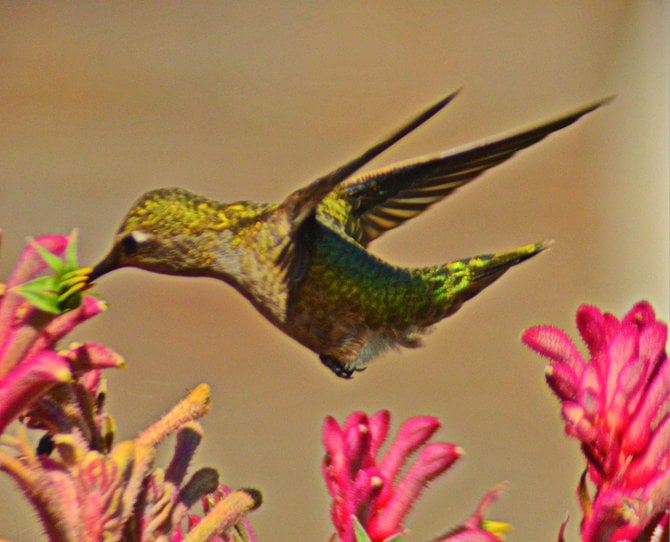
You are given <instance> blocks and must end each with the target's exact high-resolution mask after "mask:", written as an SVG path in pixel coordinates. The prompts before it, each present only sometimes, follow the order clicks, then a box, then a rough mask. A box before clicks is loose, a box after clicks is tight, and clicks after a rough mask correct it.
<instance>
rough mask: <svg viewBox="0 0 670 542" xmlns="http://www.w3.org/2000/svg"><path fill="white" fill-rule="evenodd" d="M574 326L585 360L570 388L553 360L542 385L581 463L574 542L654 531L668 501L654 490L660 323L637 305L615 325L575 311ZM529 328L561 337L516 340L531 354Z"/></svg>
mask: <svg viewBox="0 0 670 542" xmlns="http://www.w3.org/2000/svg"><path fill="white" fill-rule="evenodd" d="M577 327H578V328H579V332H580V333H581V335H582V338H583V340H584V342H585V343H586V345H587V346H588V349H589V352H590V354H591V359H590V360H589V361H588V362H585V366H584V370H583V373H582V374H581V378H580V379H579V381H578V382H577V386H576V387H575V386H574V383H575V379H574V378H573V375H572V374H570V372H569V371H566V370H565V366H564V365H563V361H562V359H560V358H559V356H555V355H553V356H551V355H550V356H549V357H550V358H552V359H553V360H554V361H553V363H552V364H551V365H550V367H549V368H548V369H547V374H548V377H547V380H548V382H549V384H550V386H551V388H552V390H553V391H554V392H555V393H556V395H557V396H558V398H559V400H560V401H561V403H562V407H561V411H562V414H563V418H564V420H565V431H566V433H567V434H568V435H570V436H573V437H575V438H578V439H579V440H580V441H581V448H582V451H583V452H584V455H585V458H586V461H587V469H586V472H587V473H588V479H587V478H586V477H584V478H583V479H582V481H581V482H580V484H579V495H580V501H581V504H582V509H583V512H584V518H583V520H582V522H581V534H582V539H583V540H584V541H585V542H591V541H596V540H603V539H607V540H633V539H636V538H637V537H638V536H639V535H640V534H641V533H650V532H651V530H653V529H654V528H655V526H656V525H657V523H655V522H658V519H659V514H661V513H662V511H663V510H664V509H666V508H667V507H668V503H669V500H670V488H668V489H666V490H664V491H660V490H659V488H660V487H661V486H660V485H659V482H658V481H659V480H663V481H664V482H669V481H670V362H669V361H668V357H667V352H666V350H665V342H666V341H667V325H666V324H664V323H663V322H659V321H657V320H656V316H655V314H654V311H653V309H652V307H651V305H650V304H649V303H647V302H640V303H638V304H636V305H635V306H634V307H633V308H632V309H631V310H630V311H629V312H628V314H626V315H625V316H624V317H623V318H622V319H621V321H619V320H618V319H617V318H616V317H615V316H613V315H612V314H608V313H602V312H601V311H600V310H599V309H598V308H596V307H592V306H587V305H583V306H582V307H580V308H579V310H578V311H577ZM537 329H544V330H545V331H544V332H543V333H545V336H553V337H566V336H565V335H564V334H563V332H561V331H559V330H554V331H553V332H550V331H546V330H551V329H553V328H549V327H547V326H542V327H541V328H532V329H530V330H529V331H527V332H526V333H525V334H524V341H525V342H526V344H528V345H529V346H530V347H531V348H533V349H535V350H537V351H538V352H540V353H541V354H546V351H547V349H546V348H544V349H542V348H538V343H540V346H541V347H543V345H544V343H543V342H542V341H541V340H540V341H538V340H536V337H535V336H534V335H533V333H537V332H536V331H535V330H537ZM527 337H530V338H531V340H530V341H528V340H526V339H527ZM561 341H562V343H563V344H564V343H565V342H566V341H569V339H567V338H565V340H563V339H561ZM589 483H591V484H592V485H594V486H595V491H594V492H592V491H590V490H589V487H588V486H589ZM668 485H670V484H668ZM591 493H594V495H593V497H591V496H590V494H591ZM650 510H651V511H652V512H650ZM650 529H651V530H650Z"/></svg>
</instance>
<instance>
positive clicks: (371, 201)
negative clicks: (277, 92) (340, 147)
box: [322, 98, 612, 246]
mask: <svg viewBox="0 0 670 542" xmlns="http://www.w3.org/2000/svg"><path fill="white" fill-rule="evenodd" d="M611 99H612V98H606V99H604V100H600V101H598V102H595V103H592V104H590V105H587V106H584V107H582V108H580V109H578V110H576V111H574V112H572V113H568V114H566V115H562V116H560V117H558V118H555V119H553V120H550V121H548V122H543V123H541V124H539V125H535V126H532V127H530V128H526V129H524V130H521V131H516V132H514V133H512V134H511V135H506V134H503V135H501V136H498V137H494V138H493V139H490V140H484V141H481V142H479V143H476V144H473V145H468V146H465V147H461V148H457V149H451V150H448V151H445V152H443V153H440V154H437V155H432V156H426V157H422V158H418V159H413V160H408V161H406V162H400V163H397V164H392V165H390V166H388V167H385V168H382V169H378V170H375V171H372V172H370V173H365V174H363V175H360V176H357V177H355V178H352V179H350V180H347V181H345V182H343V183H341V184H340V185H339V186H337V187H336V188H335V190H334V191H333V192H332V193H331V194H330V195H329V197H328V198H327V199H326V200H325V201H324V203H323V207H322V210H323V213H324V214H326V215H335V214H336V213H337V211H336V209H337V208H340V209H341V208H342V207H346V208H347V209H349V211H348V216H347V217H346V219H345V220H341V219H340V220H336V222H340V224H342V228H343V229H344V232H345V233H346V234H347V235H349V236H350V237H352V238H353V239H355V240H356V241H358V242H359V243H360V244H361V245H363V246H366V245H367V244H368V243H370V242H371V241H373V240H374V239H376V238H377V237H379V236H380V235H382V234H383V233H384V232H386V231H388V230H390V229H392V228H395V227H396V226H399V225H400V224H402V223H403V222H405V221H406V220H409V219H410V218H413V217H415V216H417V215H418V214H420V213H422V212H423V211H425V210H426V209H427V208H428V207H430V206H431V205H432V204H434V203H436V202H438V201H440V200H441V199H442V198H444V197H446V196H448V195H449V194H451V193H452V192H454V191H455V190H456V189H457V188H459V187H460V186H463V185H464V184H467V183H469V182H470V181H472V180H473V179H475V178H477V177H478V176H479V175H481V174H482V173H484V171H486V170H487V169H489V168H492V167H494V166H496V165H498V164H500V163H502V162H504V161H505V160H507V159H509V158H511V157H512V156H513V155H514V154H515V153H516V152H517V151H519V150H521V149H524V148H526V147H529V146H531V145H533V144H535V143H537V142H538V141H540V140H542V139H544V138H545V137H546V136H547V135H549V134H550V133H552V132H555V131H557V130H560V129H561V128H565V127H566V126H569V125H570V124H572V123H573V122H575V121H577V120H578V119H579V118H580V117H582V116H583V115H586V114H587V113H589V112H591V111H593V110H594V109H597V108H598V107H600V106H601V105H603V104H605V103H607V102H609V101H610V100H611ZM343 203H344V205H342V204H343ZM331 209H332V212H331ZM340 212H341V211H340Z"/></svg>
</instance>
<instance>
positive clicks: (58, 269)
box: [30, 237, 65, 273]
mask: <svg viewBox="0 0 670 542" xmlns="http://www.w3.org/2000/svg"><path fill="white" fill-rule="evenodd" d="M30 246H32V247H33V248H34V249H35V250H36V251H37V253H38V254H39V255H40V257H41V258H42V259H43V260H44V263H45V264H47V265H48V266H49V268H50V269H51V270H52V271H54V272H55V273H62V272H63V271H64V269H65V266H64V265H63V262H62V261H61V259H60V258H59V257H58V256H56V255H55V254H53V253H52V252H49V251H48V250H47V249H46V248H44V247H43V246H42V245H40V244H39V243H38V242H37V241H35V239H33V238H32V237H31V238H30Z"/></svg>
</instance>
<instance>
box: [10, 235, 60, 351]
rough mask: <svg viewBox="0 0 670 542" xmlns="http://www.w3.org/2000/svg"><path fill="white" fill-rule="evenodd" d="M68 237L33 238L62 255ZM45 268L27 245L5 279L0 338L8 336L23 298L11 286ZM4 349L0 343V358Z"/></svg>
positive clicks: (39, 257)
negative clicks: (10, 273) (12, 270)
mask: <svg viewBox="0 0 670 542" xmlns="http://www.w3.org/2000/svg"><path fill="white" fill-rule="evenodd" d="M68 241H69V240H68V238H67V237H66V236H64V235H43V236H42V237H38V238H37V239H35V242H36V243H38V244H39V245H41V246H42V247H44V248H45V249H47V250H48V251H49V252H52V253H54V254H56V255H57V256H62V255H63V254H64V253H65V249H66V248H67V244H68ZM45 268H46V263H45V262H44V260H43V259H42V257H41V256H40V255H39V253H38V252H37V251H36V250H35V248H34V247H33V246H32V245H28V246H27V247H26V248H25V249H24V250H23V253H22V254H21V256H20V257H19V261H18V263H17V265H16V267H15V268H14V272H13V273H12V275H11V277H9V280H8V281H7V285H6V287H5V293H4V295H3V296H2V298H1V299H2V302H0V338H6V337H7V336H8V332H9V329H10V328H11V327H12V326H13V325H15V323H14V322H15V313H16V309H17V308H18V307H19V305H20V304H21V303H23V298H22V297H21V296H20V295H18V294H17V293H15V292H13V291H12V288H15V287H16V286H19V285H20V284H23V283H24V282H27V281H28V280H30V279H32V278H34V277H35V275H37V274H38V273H39V272H40V271H42V270H44V269H45ZM5 350H6V345H5V344H0V359H2V353H4V351H5Z"/></svg>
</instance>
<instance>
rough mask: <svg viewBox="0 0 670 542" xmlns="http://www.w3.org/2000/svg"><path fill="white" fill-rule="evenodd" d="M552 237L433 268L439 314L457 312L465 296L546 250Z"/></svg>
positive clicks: (475, 292) (472, 294)
mask: <svg viewBox="0 0 670 542" xmlns="http://www.w3.org/2000/svg"><path fill="white" fill-rule="evenodd" d="M552 244H553V241H541V242H539V243H531V244H529V245H525V246H522V247H518V248H515V249H512V250H509V251H506V252H499V253H496V254H482V255H479V256H474V257H472V258H467V259H464V260H457V261H454V262H451V263H448V264H446V265H442V266H439V267H437V268H433V270H434V272H435V275H434V276H433V277H432V278H431V281H435V282H438V281H439V282H441V284H440V285H439V286H438V287H437V288H436V289H435V298H436V301H437V304H438V305H439V306H440V309H441V315H440V317H441V318H445V317H447V316H449V315H451V314H453V313H454V312H456V311H457V310H458V309H459V308H460V307H461V305H462V304H463V303H464V302H465V301H467V300H468V299H470V298H472V297H474V296H476V295H477V294H478V293H479V292H481V291H482V290H483V289H484V288H486V287H487V286H488V285H489V284H491V283H493V282H494V281H496V280H497V279H498V278H500V277H501V276H502V275H503V274H504V273H505V271H507V270H508V269H509V268H510V267H513V266H515V265H517V264H520V263H521V262H523V261H526V260H527V259H528V258H532V257H533V256H535V255H536V254H539V253H540V252H542V251H544V250H546V249H547V248H549V247H550V246H551V245H552ZM439 282H438V284H439Z"/></svg>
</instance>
